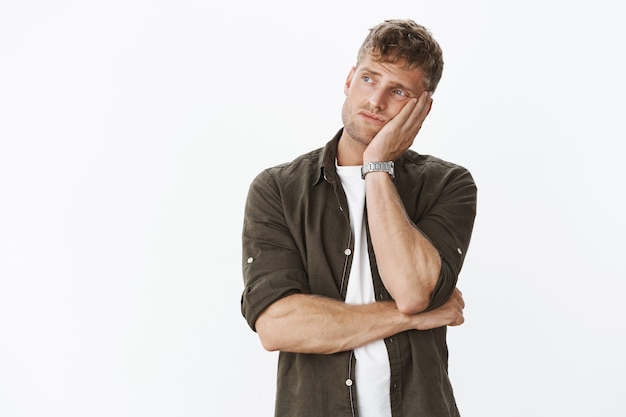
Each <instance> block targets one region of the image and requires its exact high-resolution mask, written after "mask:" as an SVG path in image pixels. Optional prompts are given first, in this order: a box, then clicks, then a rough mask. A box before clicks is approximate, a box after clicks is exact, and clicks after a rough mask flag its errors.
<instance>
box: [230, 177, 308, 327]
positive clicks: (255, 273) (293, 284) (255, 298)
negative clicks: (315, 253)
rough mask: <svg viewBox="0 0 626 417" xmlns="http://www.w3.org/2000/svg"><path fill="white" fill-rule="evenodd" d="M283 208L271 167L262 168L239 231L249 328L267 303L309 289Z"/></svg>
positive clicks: (244, 311)
mask: <svg viewBox="0 0 626 417" xmlns="http://www.w3.org/2000/svg"><path fill="white" fill-rule="evenodd" d="M283 210H284V205H283V201H282V198H281V190H280V187H279V185H278V184H277V180H276V178H274V176H273V175H272V172H271V171H270V170H266V171H263V172H262V173H260V174H259V175H258V176H257V177H256V178H255V179H254V181H253V182H252V184H251V186H250V189H249V191H248V198H247V200H246V205H245V214H244V223H243V233H242V245H243V247H242V268H243V279H244V290H243V294H242V297H241V312H242V314H243V316H244V317H245V319H246V321H247V322H248V325H249V326H250V328H252V330H256V328H255V323H256V320H257V318H258V317H259V315H260V314H261V313H262V312H263V311H264V310H265V309H266V308H267V307H268V306H269V305H270V304H272V303H274V302H275V301H277V300H279V299H281V298H283V297H286V296H288V295H291V294H296V293H307V294H308V293H310V290H309V287H308V283H307V275H306V272H305V269H304V267H303V260H302V257H301V254H300V252H299V250H298V248H297V246H296V244H295V242H294V239H293V237H292V235H291V233H290V230H289V226H288V225H287V223H286V216H285V215H284V212H283Z"/></svg>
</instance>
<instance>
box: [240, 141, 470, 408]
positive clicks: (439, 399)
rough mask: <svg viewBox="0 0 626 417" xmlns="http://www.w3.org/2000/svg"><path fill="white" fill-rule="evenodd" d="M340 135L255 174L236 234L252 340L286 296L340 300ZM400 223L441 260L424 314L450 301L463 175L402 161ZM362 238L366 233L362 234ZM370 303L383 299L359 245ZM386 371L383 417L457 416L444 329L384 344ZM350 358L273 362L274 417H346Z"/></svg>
mask: <svg viewBox="0 0 626 417" xmlns="http://www.w3.org/2000/svg"><path fill="white" fill-rule="evenodd" d="M340 136H341V130H340V131H339V132H338V133H337V135H336V136H335V137H334V138H333V139H332V140H331V141H330V142H329V143H328V144H327V145H326V146H325V147H324V148H321V149H317V150H315V151H312V152H310V153H308V154H305V155H302V156H300V157H299V158H297V159H295V160H294V161H292V162H290V163H287V164H283V165H279V166H276V167H273V168H269V169H267V170H265V171H263V172H261V173H260V174H259V175H258V176H257V177H256V178H255V179H254V181H253V182H252V184H251V186H250V190H249V194H248V199H247V202H246V207H245V217H244V225H243V253H242V260H243V277H244V287H245V288H244V291H243V295H242V298H241V309H242V313H243V315H244V317H245V318H246V320H247V322H248V324H249V325H250V327H251V328H252V329H253V330H255V322H256V320H257V318H258V317H259V315H260V314H261V313H262V312H263V310H265V308H266V307H268V306H269V305H270V304H272V303H273V302H275V301H277V300H279V299H281V298H283V297H286V296H288V295H291V294H298V293H302V294H317V295H321V296H325V297H330V298H334V299H338V300H343V299H344V297H345V295H346V288H347V281H348V279H349V273H350V267H351V263H352V257H353V256H352V253H353V251H354V242H353V234H352V232H351V228H350V217H349V213H348V202H347V200H346V195H345V193H344V191H343V188H342V186H341V181H340V179H339V177H338V175H337V172H336V168H335V159H336V156H337V144H338V141H339V138H340ZM394 183H395V185H396V187H397V190H398V194H399V195H400V198H401V200H402V202H403V203H404V207H405V209H406V212H407V214H408V215H409V216H410V218H411V219H412V220H413V222H414V223H415V225H416V227H417V228H418V229H419V230H420V231H421V232H422V233H423V234H424V235H426V236H427V237H428V238H429V239H430V241H431V242H432V243H433V245H434V246H435V247H436V248H437V250H438V251H439V254H440V256H441V260H442V262H441V273H440V276H439V279H438V281H437V285H436V287H435V289H434V291H433V294H432V297H431V300H430V306H429V309H432V308H435V307H438V306H441V305H442V304H444V303H445V302H446V300H448V298H449V297H450V295H451V294H452V292H453V290H454V288H455V286H456V283H457V278H458V275H459V272H460V270H461V265H462V264H463V260H464V258H465V254H466V252H467V248H468V245H469V242H470V237H471V233H472V228H473V224H474V217H475V214H476V186H475V184H474V180H473V179H472V176H471V175H470V173H469V172H468V170H466V169H465V168H463V167H461V166H459V165H456V164H452V163H450V162H446V161H443V160H441V159H438V158H435V157H432V156H427V155H420V154H418V153H416V152H414V151H411V150H408V151H406V152H405V153H404V154H403V155H402V156H401V157H400V158H399V159H398V160H396V161H395V179H394ZM368 235H369V232H368ZM368 252H369V257H370V264H371V269H372V276H373V281H374V282H373V284H374V293H375V294H376V299H377V300H381V301H384V300H392V298H391V296H390V295H389V293H388V292H387V290H386V289H385V287H384V285H383V283H382V281H381V279H380V275H379V273H378V268H377V265H376V257H375V254H374V250H373V249H372V245H371V241H370V239H369V236H368ZM385 345H386V347H387V351H388V354H389V363H390V366H391V381H390V399H391V409H392V415H393V416H394V417H399V416H428V417H439V416H441V417H443V416H458V415H459V412H458V410H457V406H456V403H455V400H454V395H453V391H452V386H451V384H450V380H449V378H448V349H447V344H446V327H441V328H437V329H433V330H427V331H418V330H410V331H406V332H402V333H399V334H396V335H394V336H392V337H389V338H386V339H385ZM354 364H355V359H354V355H353V352H351V351H347V352H339V353H335V354H330V355H324V354H303V353H292V352H280V354H279V359H278V375H277V393H276V412H275V415H276V416H277V417H305V416H311V417H335V416H356V415H358V413H357V410H356V396H357V395H358V394H359V392H358V381H357V380H355V375H354Z"/></svg>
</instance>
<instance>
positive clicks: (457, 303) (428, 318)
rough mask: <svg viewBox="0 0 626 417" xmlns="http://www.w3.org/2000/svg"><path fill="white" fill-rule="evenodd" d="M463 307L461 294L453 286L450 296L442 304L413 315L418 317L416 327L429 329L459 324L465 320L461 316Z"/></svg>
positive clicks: (463, 302)
mask: <svg viewBox="0 0 626 417" xmlns="http://www.w3.org/2000/svg"><path fill="white" fill-rule="evenodd" d="M464 308H465V301H463V295H462V294H461V291H460V290H459V289H458V288H455V289H454V292H453V293H452V296H451V297H450V299H449V300H448V301H447V302H446V303H445V304H444V305H442V306H441V307H439V308H436V309H434V310H431V311H426V312H424V313H419V314H417V315H416V316H415V317H416V318H418V319H419V322H418V324H417V325H416V329H417V330H430V329H435V328H437V327H442V326H459V325H461V324H463V322H464V321H465V318H464V317H463V309H464Z"/></svg>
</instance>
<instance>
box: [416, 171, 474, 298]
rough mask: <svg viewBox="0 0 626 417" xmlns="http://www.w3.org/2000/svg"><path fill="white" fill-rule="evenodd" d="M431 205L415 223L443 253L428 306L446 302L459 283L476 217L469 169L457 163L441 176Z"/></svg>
mask: <svg viewBox="0 0 626 417" xmlns="http://www.w3.org/2000/svg"><path fill="white" fill-rule="evenodd" d="M434 195H436V196H437V197H436V198H434V199H433V204H432V206H430V207H429V209H428V210H427V211H426V213H425V214H424V215H423V216H422V217H420V218H419V219H418V220H417V221H416V226H417V228H418V229H419V230H421V231H422V233H424V234H425V235H426V236H427V237H428V238H429V239H430V241H431V242H432V243H433V245H434V246H435V247H436V248H437V250H438V251H439V254H440V256H441V272H440V275H439V279H438V281H437V285H436V287H435V289H434V291H433V294H432V296H431V300H430V305H429V309H433V308H436V307H439V306H441V305H443V304H444V303H445V302H446V301H447V300H448V299H449V297H450V295H451V294H452V292H453V291H454V288H455V287H456V285H457V281H458V276H459V273H460V271H461V267H462V265H463V261H464V260H465V255H466V252H467V249H468V247H469V244H470V239H471V235H472V229H473V227H474V219H475V217H476V199H477V188H476V185H475V183H474V179H473V178H472V176H471V174H470V173H469V171H468V170H466V169H465V168H463V167H460V166H456V167H454V168H453V169H450V170H448V171H447V172H446V174H445V175H444V176H443V177H442V178H441V179H440V181H439V185H438V186H437V187H436V190H434V192H433V196H434Z"/></svg>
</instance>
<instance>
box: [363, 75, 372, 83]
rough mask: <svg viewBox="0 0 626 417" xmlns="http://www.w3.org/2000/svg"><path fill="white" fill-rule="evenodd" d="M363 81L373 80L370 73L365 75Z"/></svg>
mask: <svg viewBox="0 0 626 417" xmlns="http://www.w3.org/2000/svg"><path fill="white" fill-rule="evenodd" d="M363 81H365V82H366V83H369V82H371V81H372V79H371V78H370V77H369V76H368V75H364V76H363Z"/></svg>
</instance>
